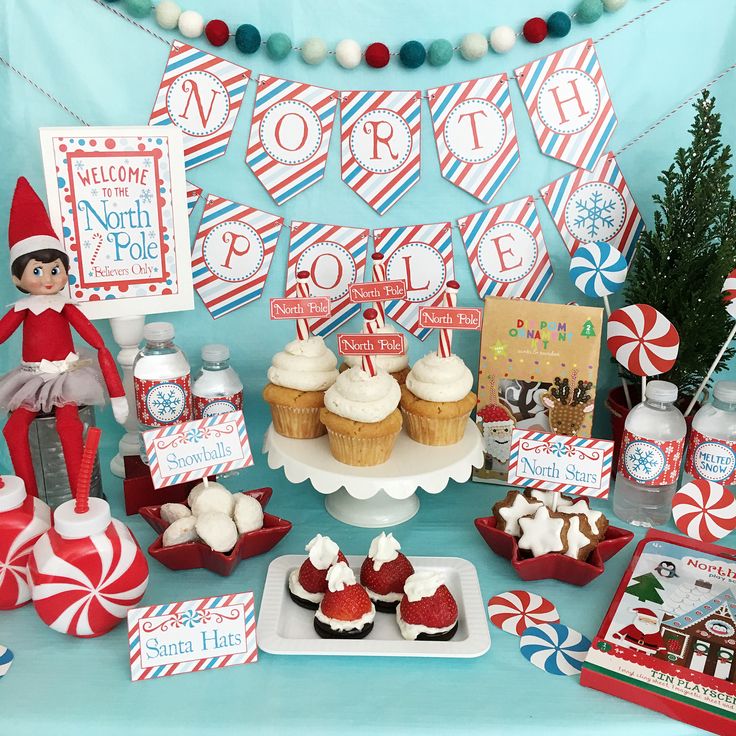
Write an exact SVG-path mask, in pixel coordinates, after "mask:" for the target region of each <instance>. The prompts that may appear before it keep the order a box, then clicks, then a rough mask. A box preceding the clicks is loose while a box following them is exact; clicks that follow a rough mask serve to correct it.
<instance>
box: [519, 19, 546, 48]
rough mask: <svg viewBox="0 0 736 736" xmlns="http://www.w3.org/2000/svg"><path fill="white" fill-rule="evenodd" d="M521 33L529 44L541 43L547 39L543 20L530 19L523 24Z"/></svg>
mask: <svg viewBox="0 0 736 736" xmlns="http://www.w3.org/2000/svg"><path fill="white" fill-rule="evenodd" d="M522 33H523V34H524V38H525V39H526V40H527V41H529V43H541V42H542V41H544V39H545V38H547V22H546V21H545V20H544V18H530V19H529V20H528V21H527V22H526V23H524V29H523V30H522Z"/></svg>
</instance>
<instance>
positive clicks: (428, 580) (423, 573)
mask: <svg viewBox="0 0 736 736" xmlns="http://www.w3.org/2000/svg"><path fill="white" fill-rule="evenodd" d="M444 582H445V581H444V580H443V579H442V575H440V573H438V572H436V571H435V570H419V571H418V572H415V573H414V574H413V575H409V577H408V578H407V579H406V582H405V583H404V593H405V594H406V598H407V600H408V601H410V602H411V603H416V601H420V600H422V598H429V597H430V596H432V595H434V594H435V593H436V592H437V588H439V587H440V585H442V584H443V583H444Z"/></svg>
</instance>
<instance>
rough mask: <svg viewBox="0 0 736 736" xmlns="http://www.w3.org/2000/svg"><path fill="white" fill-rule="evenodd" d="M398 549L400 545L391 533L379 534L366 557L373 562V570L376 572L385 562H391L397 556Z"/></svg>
mask: <svg viewBox="0 0 736 736" xmlns="http://www.w3.org/2000/svg"><path fill="white" fill-rule="evenodd" d="M400 549H401V545H400V544H399V543H398V541H397V540H396V539H394V535H393V534H392V533H391V532H389V533H388V534H386V532H381V533H380V534H379V535H378V536H377V537H375V538H374V539H373V541H372V542H371V546H370V548H369V549H368V557H370V558H371V560H373V569H374V570H375V571H376V572H378V571H379V570H380V569H381V566H382V565H383V564H384V563H385V562H393V561H394V560H395V559H396V558H397V557H398V556H399V550H400Z"/></svg>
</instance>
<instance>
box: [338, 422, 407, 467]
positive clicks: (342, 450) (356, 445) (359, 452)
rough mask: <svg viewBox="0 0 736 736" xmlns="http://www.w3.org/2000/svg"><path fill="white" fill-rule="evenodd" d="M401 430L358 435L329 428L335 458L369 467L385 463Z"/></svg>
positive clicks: (350, 463)
mask: <svg viewBox="0 0 736 736" xmlns="http://www.w3.org/2000/svg"><path fill="white" fill-rule="evenodd" d="M398 436H399V432H394V433H393V434H385V435H383V436H382V437H356V436H348V435H344V434H338V433H337V432H332V431H331V430H329V429H328V430H327V437H328V439H329V441H330V450H331V451H332V456H333V457H334V458H335V460H338V461H339V462H341V463H345V465H354V466H359V467H368V466H370V465H380V464H381V463H385V462H386V461H387V460H388V459H389V457H390V455H391V450H393V447H394V443H395V442H396V438H397V437H398Z"/></svg>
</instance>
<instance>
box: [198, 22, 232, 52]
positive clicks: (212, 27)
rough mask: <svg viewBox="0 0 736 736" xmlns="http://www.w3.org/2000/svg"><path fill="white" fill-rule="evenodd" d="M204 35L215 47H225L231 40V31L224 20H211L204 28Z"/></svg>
mask: <svg viewBox="0 0 736 736" xmlns="http://www.w3.org/2000/svg"><path fill="white" fill-rule="evenodd" d="M204 35H205V36H207V40H208V41H209V42H210V43H211V44H212V45H213V46H224V45H225V44H226V43H227V40H228V38H230V29H229V28H228V27H227V23H225V21H224V20H211V21H210V22H209V23H208V24H207V25H206V26H205V27H204Z"/></svg>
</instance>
